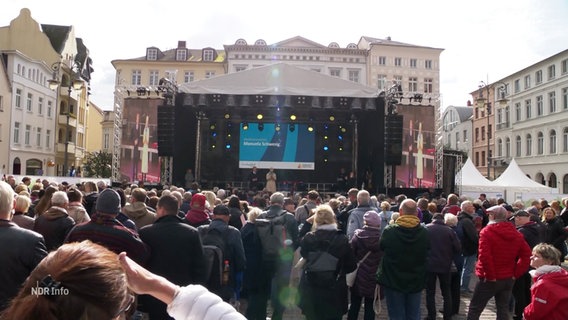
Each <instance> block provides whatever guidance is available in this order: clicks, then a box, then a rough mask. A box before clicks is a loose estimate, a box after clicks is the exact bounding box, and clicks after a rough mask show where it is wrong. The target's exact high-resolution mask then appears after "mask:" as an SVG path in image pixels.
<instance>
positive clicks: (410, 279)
mask: <svg viewBox="0 0 568 320" xmlns="http://www.w3.org/2000/svg"><path fill="white" fill-rule="evenodd" d="M379 247H380V248H381V250H382V251H383V258H382V259H381V263H380V264H379V269H378V271H377V281H378V282H379V284H380V285H382V286H385V287H387V288H390V289H392V290H395V291H398V292H402V293H416V292H420V291H422V290H423V289H424V288H425V287H426V259H427V254H428V250H429V249H430V240H429V237H428V231H427V230H426V228H425V227H423V226H422V225H421V224H420V220H419V219H418V217H417V216H413V215H402V216H400V218H398V219H397V220H396V222H395V223H394V224H392V225H390V226H388V227H387V228H386V229H385V231H383V234H382V235H381V240H380V242H379Z"/></svg>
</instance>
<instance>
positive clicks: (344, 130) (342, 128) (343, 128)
mask: <svg viewBox="0 0 568 320" xmlns="http://www.w3.org/2000/svg"><path fill="white" fill-rule="evenodd" d="M339 128H340V130H341V132H342V133H345V132H347V129H345V127H339Z"/></svg>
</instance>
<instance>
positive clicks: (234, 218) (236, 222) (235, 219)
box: [229, 207, 243, 230]
mask: <svg viewBox="0 0 568 320" xmlns="http://www.w3.org/2000/svg"><path fill="white" fill-rule="evenodd" d="M229 213H230V214H231V217H230V218H229V225H230V226H233V227H235V228H237V229H239V230H241V228H242V227H243V221H242V220H241V216H242V215H243V212H242V211H241V209H239V208H234V207H230V208H229Z"/></svg>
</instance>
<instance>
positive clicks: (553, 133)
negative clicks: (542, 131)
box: [549, 130, 556, 154]
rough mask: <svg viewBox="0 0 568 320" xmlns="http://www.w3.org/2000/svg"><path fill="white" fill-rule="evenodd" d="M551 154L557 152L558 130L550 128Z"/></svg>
mask: <svg viewBox="0 0 568 320" xmlns="http://www.w3.org/2000/svg"><path fill="white" fill-rule="evenodd" d="M549 142H550V146H549V149H550V154H555V153H556V130H550V140H549Z"/></svg>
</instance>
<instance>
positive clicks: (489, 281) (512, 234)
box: [467, 206, 531, 320]
mask: <svg viewBox="0 0 568 320" xmlns="http://www.w3.org/2000/svg"><path fill="white" fill-rule="evenodd" d="M487 212H488V214H489V224H488V225H487V226H486V227H485V228H483V229H482V230H481V233H480V234H479V251H478V261H477V265H476V267H475V274H476V275H477V277H478V278H479V282H478V283H477V285H476V286H475V290H474V291H473V296H472V297H471V302H470V305H469V311H468V313H467V319H468V320H473V319H479V317H480V315H481V312H482V311H483V309H485V306H486V305H487V302H488V301H489V299H491V298H492V297H495V306H496V307H497V319H509V300H510V298H511V292H512V290H513V284H514V282H515V279H517V278H519V277H521V276H522V275H523V274H524V273H525V272H527V270H528V268H529V263H530V256H531V249H530V247H529V245H528V244H527V242H526V241H525V239H524V238H523V235H522V234H521V233H520V232H518V231H517V229H515V226H514V225H513V224H512V223H510V222H508V221H507V210H506V209H505V208H504V207H502V206H493V207H491V208H489V209H487Z"/></svg>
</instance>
